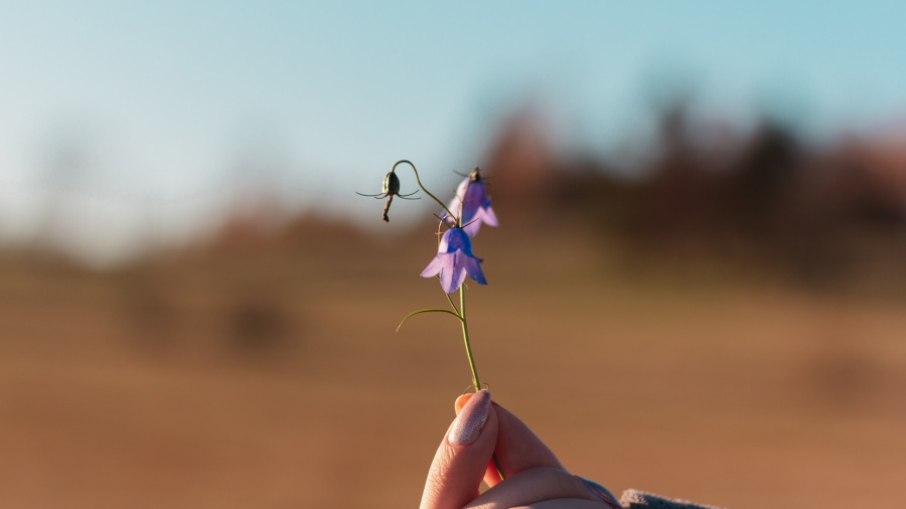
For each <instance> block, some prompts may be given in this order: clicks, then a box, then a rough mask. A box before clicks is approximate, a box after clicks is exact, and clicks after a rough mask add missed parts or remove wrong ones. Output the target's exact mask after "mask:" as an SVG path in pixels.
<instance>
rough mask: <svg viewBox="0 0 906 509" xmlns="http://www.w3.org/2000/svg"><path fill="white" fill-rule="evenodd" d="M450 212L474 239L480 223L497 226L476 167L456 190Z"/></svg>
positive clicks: (489, 200) (495, 216) (495, 217)
mask: <svg viewBox="0 0 906 509" xmlns="http://www.w3.org/2000/svg"><path fill="white" fill-rule="evenodd" d="M449 208H450V210H451V211H452V212H453V213H454V214H456V215H457V216H458V217H459V220H460V225H461V226H462V228H463V230H465V232H466V233H467V234H468V235H469V237H474V236H475V235H476V234H477V233H478V229H479V228H481V223H485V224H487V225H488V226H497V215H496V214H494V209H492V208H491V199H490V198H488V193H487V191H485V187H484V181H483V180H482V179H481V172H480V171H479V170H478V167H476V168H475V169H474V170H472V172H471V173H469V176H468V177H466V178H465V180H463V181H462V182H461V183H460V184H459V187H457V188H456V196H455V197H454V198H453V201H451V202H450V207H449Z"/></svg>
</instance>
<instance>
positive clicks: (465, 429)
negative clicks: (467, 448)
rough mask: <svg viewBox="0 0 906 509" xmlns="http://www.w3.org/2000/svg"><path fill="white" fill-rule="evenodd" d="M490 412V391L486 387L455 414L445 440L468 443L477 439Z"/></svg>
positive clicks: (454, 442)
mask: <svg viewBox="0 0 906 509" xmlns="http://www.w3.org/2000/svg"><path fill="white" fill-rule="evenodd" d="M490 412H491V393H490V392H488V390H487V389H484V390H481V391H478V392H476V393H475V394H474V395H473V396H472V397H471V398H469V402H468V403H466V406H464V407H462V411H460V412H459V415H457V416H456V420H455V421H454V422H453V426H452V427H451V428H450V433H449V434H448V435H447V441H449V442H450V443H451V444H454V445H469V444H471V443H472V442H474V441H476V440H478V435H480V434H481V429H482V428H484V423H485V422H487V420H488V415H489V414H490Z"/></svg>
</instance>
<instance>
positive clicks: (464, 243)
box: [421, 227, 488, 293]
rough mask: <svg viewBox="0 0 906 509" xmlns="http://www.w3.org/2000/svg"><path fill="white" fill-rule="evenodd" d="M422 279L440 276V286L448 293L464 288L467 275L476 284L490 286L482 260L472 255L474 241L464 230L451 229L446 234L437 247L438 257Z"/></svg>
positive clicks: (429, 264)
mask: <svg viewBox="0 0 906 509" xmlns="http://www.w3.org/2000/svg"><path fill="white" fill-rule="evenodd" d="M421 275H422V277H434V276H439V278H440V286H441V288H443V290H444V291H445V292H446V293H453V292H455V291H456V290H458V289H459V287H460V286H462V284H463V282H465V280H466V275H468V276H470V277H471V278H472V279H474V280H475V282H477V283H479V284H482V285H485V284H488V282H487V280H486V279H485V277H484V273H483V272H482V271H481V259H480V258H477V257H476V256H475V255H473V254H472V241H471V240H469V236H468V234H466V232H465V231H464V229H463V228H456V227H454V228H450V229H449V230H447V231H446V232H444V234H443V236H442V237H441V239H440V244H439V245H438V247H437V255H436V256H435V257H434V258H433V259H432V260H431V262H429V263H428V266H427V267H425V268H424V270H422V273H421Z"/></svg>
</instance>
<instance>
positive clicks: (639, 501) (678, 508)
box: [620, 490, 719, 509]
mask: <svg viewBox="0 0 906 509" xmlns="http://www.w3.org/2000/svg"><path fill="white" fill-rule="evenodd" d="M620 503H621V504H623V507H626V508H627V509H719V508H717V507H714V506H710V505H700V504H693V503H692V502H687V501H685V500H670V499H666V498H663V497H659V496H657V495H652V494H651V493H645V492H644V491H638V490H626V491H624V492H623V497H622V498H621V499H620Z"/></svg>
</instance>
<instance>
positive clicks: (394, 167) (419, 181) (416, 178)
mask: <svg viewBox="0 0 906 509" xmlns="http://www.w3.org/2000/svg"><path fill="white" fill-rule="evenodd" d="M401 164H408V165H409V167H410V168H412V172H413V173H415V181H416V182H418V187H420V188H421V189H422V191H424V192H425V194H427V195H428V196H430V197H431V198H432V199H433V200H434V201H436V202H437V204H438V205H440V206H441V208H443V209H444V210H445V211H446V212H447V215H448V216H450V217H452V218H453V219H455V220H456V226H460V224H459V218H458V217H456V214H454V213H453V212H451V211H450V209H449V208H447V205H446V204H445V203H444V202H442V201H440V198H438V197H437V196H434V194H432V193H431V191H428V189H427V188H426V187H425V186H424V184H422V179H421V178H419V176H418V169H416V168H415V165H414V164H412V161H410V160H408V159H400V160H399V161H397V162H395V163H393V167H392V168H390V172H391V173H392V172H394V171H396V167H397V166H399V165H401Z"/></svg>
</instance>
